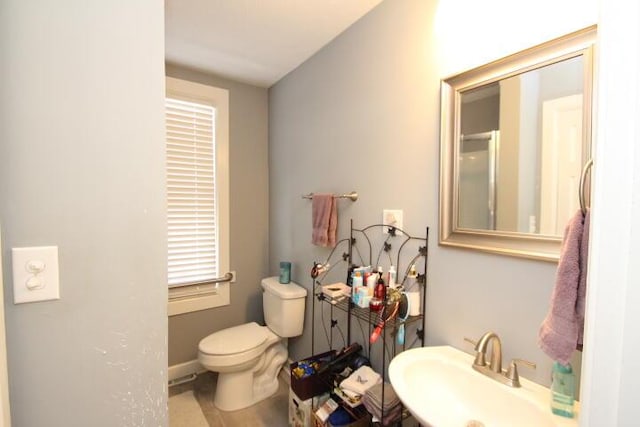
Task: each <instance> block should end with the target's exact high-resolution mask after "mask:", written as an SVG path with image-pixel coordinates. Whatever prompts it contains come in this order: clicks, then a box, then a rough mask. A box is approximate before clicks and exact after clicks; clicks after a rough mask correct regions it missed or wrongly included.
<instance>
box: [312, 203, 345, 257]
mask: <svg viewBox="0 0 640 427" xmlns="http://www.w3.org/2000/svg"><path fill="white" fill-rule="evenodd" d="M311 199H312V200H311V224H312V226H313V232H312V235H311V243H313V244H314V245H317V246H329V247H334V246H335V245H336V230H337V228H338V208H337V204H336V201H335V198H334V197H333V194H314V195H313V196H312V198H311Z"/></svg>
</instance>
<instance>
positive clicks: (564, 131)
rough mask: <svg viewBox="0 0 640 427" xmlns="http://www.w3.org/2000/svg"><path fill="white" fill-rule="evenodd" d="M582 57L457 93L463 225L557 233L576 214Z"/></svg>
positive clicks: (580, 161)
mask: <svg viewBox="0 0 640 427" xmlns="http://www.w3.org/2000/svg"><path fill="white" fill-rule="evenodd" d="M583 68H584V60H583V58H582V57H581V56H579V57H575V58H570V59H567V60H565V61H561V62H557V63H555V64H551V65H547V66H545V67H541V68H537V69H534V70H530V71H527V72H525V73H522V74H518V75H515V76H513V77H509V78H507V79H504V80H500V81H499V82H495V83H491V84H488V85H486V86H482V87H480V88H477V89H472V90H468V91H464V92H462V93H461V95H460V103H461V113H460V128H461V136H460V158H459V166H458V167H459V170H460V177H459V179H460V182H459V188H458V199H459V210H458V224H459V226H460V227H461V228H471V229H482V230H485V229H486V230H500V231H514V232H522V233H536V234H545V235H551V236H562V232H563V227H564V224H566V223H567V221H568V220H569V218H570V217H571V215H573V213H574V212H575V211H576V209H578V190H577V189H578V180H579V177H580V171H581V165H582V164H583V162H584V161H585V159H584V156H583V152H584V151H586V150H584V149H583V147H582V144H583V141H582V98H583V85H584V82H583V71H582V70H583Z"/></svg>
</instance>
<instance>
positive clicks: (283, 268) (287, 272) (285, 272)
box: [280, 261, 291, 284]
mask: <svg viewBox="0 0 640 427" xmlns="http://www.w3.org/2000/svg"><path fill="white" fill-rule="evenodd" d="M289 282H291V263H290V262H288V261H282V262H280V283H283V284H286V283H289Z"/></svg>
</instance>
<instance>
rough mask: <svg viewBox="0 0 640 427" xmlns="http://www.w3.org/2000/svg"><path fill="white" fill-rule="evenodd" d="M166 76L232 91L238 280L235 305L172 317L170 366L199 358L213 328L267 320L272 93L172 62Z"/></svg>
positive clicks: (232, 261) (233, 236)
mask: <svg viewBox="0 0 640 427" xmlns="http://www.w3.org/2000/svg"><path fill="white" fill-rule="evenodd" d="M166 73H167V76H170V77H177V78H180V79H184V80H190V81H193V82H197V83H202V84H207V85H210V86H216V87H220V88H223V89H227V90H229V120H230V123H229V171H230V172H229V173H230V180H229V181H230V187H229V199H230V202H231V206H230V218H231V231H230V238H231V243H230V248H231V255H230V265H231V269H232V270H236V272H237V277H238V281H237V282H236V283H234V284H232V285H231V305H229V306H226V307H219V308H215V309H210V310H202V311H198V312H195V313H188V314H182V315H177V316H171V317H170V318H169V366H172V365H175V364H178V363H182V362H187V361H190V360H193V359H196V358H197V354H198V342H199V341H200V340H201V339H202V338H204V337H205V336H207V335H209V334H210V333H212V332H215V331H218V330H220V329H223V328H226V327H229V326H235V325H239V324H241V323H245V322H249V321H256V322H262V321H263V317H262V293H261V288H260V280H261V279H262V278H263V277H265V276H266V275H267V273H268V271H269V268H268V253H269V247H268V245H269V167H268V147H269V144H268V120H269V114H268V100H267V98H268V92H267V89H264V88H259V87H255V86H251V85H247V84H243V83H238V82H234V81H231V80H228V79H224V78H220V77H217V76H213V75H210V74H206V73H202V72H199V71H195V70H190V69H187V68H184V67H180V66H178V65H175V64H167V67H166Z"/></svg>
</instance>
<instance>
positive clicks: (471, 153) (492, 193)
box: [458, 130, 499, 230]
mask: <svg viewBox="0 0 640 427" xmlns="http://www.w3.org/2000/svg"><path fill="white" fill-rule="evenodd" d="M498 144H499V131H497V130H493V131H490V132H482V133H476V134H472V135H463V136H462V137H461V141H460V157H459V162H458V168H459V175H458V176H459V182H458V191H459V193H458V203H459V206H458V214H459V215H458V226H459V227H460V228H470V229H480V230H495V229H496V176H497V162H496V153H497V151H498Z"/></svg>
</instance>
